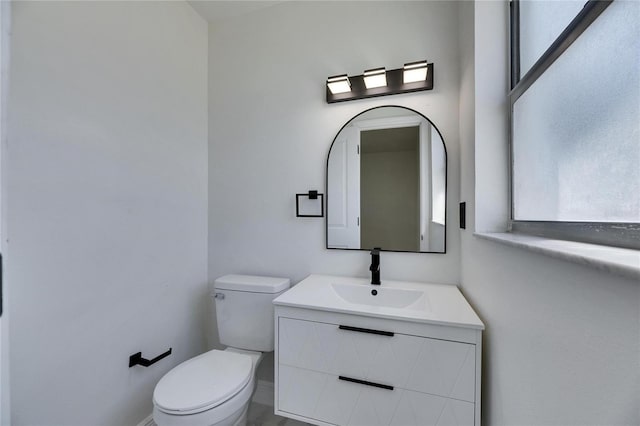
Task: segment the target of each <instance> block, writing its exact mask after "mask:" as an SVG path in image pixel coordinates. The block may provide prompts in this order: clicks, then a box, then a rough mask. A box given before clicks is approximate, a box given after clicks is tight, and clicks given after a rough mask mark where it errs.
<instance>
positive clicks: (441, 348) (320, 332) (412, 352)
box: [278, 317, 476, 424]
mask: <svg viewBox="0 0 640 426" xmlns="http://www.w3.org/2000/svg"><path fill="white" fill-rule="evenodd" d="M278 329H279V333H278V363H279V364H280V365H281V366H289V367H297V368H299V369H304V370H309V371H313V372H318V373H326V374H329V375H332V376H340V375H344V376H349V377H353V378H356V379H360V380H367V381H371V382H376V383H381V384H385V385H391V386H394V387H397V388H401V389H406V390H411V391H417V392H421V393H426V394H432V395H438V396H442V397H445V398H453V399H456V400H462V401H468V402H471V403H473V402H474V401H475V377H476V367H475V362H476V354H475V345H472V344H468V343H460V342H452V341H447V340H440V339H431V338H426V337H419V336H412V335H406V334H398V333H394V335H393V336H385V335H379V334H371V333H365V332H357V331H350V330H341V329H339V328H338V325H337V324H327V323H322V322H313V321H305V320H298V319H291V318H282V317H280V318H279V319H278ZM383 331H393V330H383ZM281 368H282V367H281ZM360 386H361V385H360ZM337 423H338V424H343V423H340V422H337ZM400 424H401V423H400Z"/></svg>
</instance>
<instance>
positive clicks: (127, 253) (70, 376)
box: [3, 2, 207, 425]
mask: <svg viewBox="0 0 640 426" xmlns="http://www.w3.org/2000/svg"><path fill="white" fill-rule="evenodd" d="M11 59H12V63H11V94H10V105H9V108H10V117H9V149H8V156H9V160H8V168H9V170H8V182H7V184H6V186H5V188H3V189H6V190H7V191H8V233H9V235H8V238H9V247H8V253H7V254H8V258H7V265H8V267H7V282H8V285H9V286H10V287H11V305H10V306H9V308H10V314H11V320H12V321H11V329H10V338H11V348H10V351H11V381H12V382H11V390H12V395H11V399H12V401H11V402H12V422H11V423H12V424H14V425H21V424H29V425H33V424H40V425H52V424H64V425H89V424H91V425H127V424H128V425H132V424H136V423H137V422H139V421H140V420H141V419H142V418H144V417H145V416H147V415H148V414H149V413H150V412H151V407H152V404H151V393H152V390H153V387H154V385H155V383H156V382H157V380H158V379H159V378H160V377H161V376H162V375H163V374H164V373H165V372H166V371H167V370H169V369H170V368H171V367H172V366H174V365H175V364H177V363H178V362H180V361H182V360H184V359H186V358H189V357H191V356H193V355H195V354H196V353H198V352H200V351H202V350H203V342H204V330H203V323H204V318H203V316H204V312H205V307H206V297H205V295H206V283H207V24H206V22H205V21H204V20H203V19H202V18H201V17H200V16H198V15H197V14H196V13H195V12H194V11H193V10H192V9H191V8H190V6H188V5H187V4H186V3H183V2H68V3H66V2H42V3H39V2H16V3H14V10H13V39H12V58H11ZM169 347H173V354H172V355H171V356H170V357H169V358H167V359H166V360H163V361H161V362H160V363H158V364H157V365H155V366H152V367H150V368H148V369H145V368H142V367H135V368H131V369H129V368H128V358H129V355H130V354H133V353H135V352H137V351H142V353H143V355H145V356H148V357H154V356H155V355H157V354H159V353H161V352H163V351H164V350H165V349H167V348H169Z"/></svg>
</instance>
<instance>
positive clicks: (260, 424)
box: [247, 402, 308, 426]
mask: <svg viewBox="0 0 640 426" xmlns="http://www.w3.org/2000/svg"><path fill="white" fill-rule="evenodd" d="M307 425H308V423H304V422H300V421H298V420H293V419H288V418H286V417H280V416H276V415H275V414H273V407H272V406H269V405H262V404H258V403H256V402H251V405H249V413H248V414H247V426H307Z"/></svg>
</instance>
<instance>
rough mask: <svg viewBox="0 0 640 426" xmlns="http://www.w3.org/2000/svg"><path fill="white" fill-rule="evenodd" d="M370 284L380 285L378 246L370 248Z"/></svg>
mask: <svg viewBox="0 0 640 426" xmlns="http://www.w3.org/2000/svg"><path fill="white" fill-rule="evenodd" d="M369 270H370V271H371V284H374V285H380V247H374V248H373V250H371V266H369Z"/></svg>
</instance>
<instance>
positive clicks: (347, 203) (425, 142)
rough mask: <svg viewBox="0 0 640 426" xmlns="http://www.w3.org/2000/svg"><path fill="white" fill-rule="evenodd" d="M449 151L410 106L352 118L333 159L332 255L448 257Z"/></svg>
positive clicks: (330, 162)
mask: <svg viewBox="0 0 640 426" xmlns="http://www.w3.org/2000/svg"><path fill="white" fill-rule="evenodd" d="M446 189H447V150H446V148H445V145H444V141H443V140H442V135H441V134H440V132H439V131H438V129H437V128H436V126H435V125H434V124H433V123H432V122H431V121H430V120H429V119H428V118H426V117H425V116H423V115H422V114H420V113H418V112H416V111H414V110H412V109H409V108H404V107H398V106H383V107H377V108H373V109H370V110H367V111H365V112H363V113H361V114H358V115H357V116H355V117H354V118H352V119H351V120H350V121H349V122H347V124H345V125H344V126H343V127H342V129H340V131H339V132H338V134H337V135H336V137H335V139H334V140H333V143H332V145H331V149H330V150H329V156H328V158H327V188H326V194H327V222H326V223H327V248H331V249H352V250H370V249H372V248H373V247H380V248H381V249H382V250H385V251H401V252H423V253H444V252H445V250H446V238H445V234H446V232H445V230H446V223H445V221H446V204H447V196H446Z"/></svg>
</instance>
